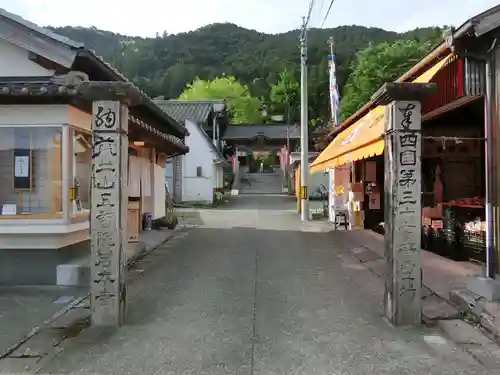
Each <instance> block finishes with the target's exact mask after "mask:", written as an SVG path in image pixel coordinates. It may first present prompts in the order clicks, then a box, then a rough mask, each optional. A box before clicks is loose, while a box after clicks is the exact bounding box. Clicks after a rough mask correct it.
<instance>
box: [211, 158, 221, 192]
mask: <svg viewBox="0 0 500 375" xmlns="http://www.w3.org/2000/svg"><path fill="white" fill-rule="evenodd" d="M212 170H213V175H212V188H214V189H220V188H223V187H224V167H223V165H222V164H221V163H217V164H215V163H214V164H213V166H212Z"/></svg>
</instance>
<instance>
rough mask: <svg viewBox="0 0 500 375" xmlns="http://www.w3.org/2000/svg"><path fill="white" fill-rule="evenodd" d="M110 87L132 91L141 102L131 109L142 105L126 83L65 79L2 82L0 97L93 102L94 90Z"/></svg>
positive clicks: (156, 133) (172, 138)
mask: <svg viewBox="0 0 500 375" xmlns="http://www.w3.org/2000/svg"><path fill="white" fill-rule="evenodd" d="M110 85H121V86H123V87H121V88H120V90H119V91H120V92H123V91H124V89H127V90H128V89H131V92H132V95H133V96H134V97H137V98H139V101H135V103H136V104H131V108H132V109H133V108H134V106H139V105H141V100H140V99H141V97H140V93H139V92H137V91H136V89H135V86H132V85H130V84H129V83H125V82H120V83H118V82H116V83H115V82H94V81H92V82H88V81H87V82H78V83H65V82H64V78H63V77H60V78H47V77H43V78H40V80H39V81H29V82H19V81H18V82H15V81H11V80H9V81H6V82H2V81H0V97H1V96H13V97H29V98H35V97H52V98H57V97H80V98H84V99H87V100H92V98H91V97H90V96H89V94H91V92H92V89H93V88H97V91H98V92H99V93H104V92H106V91H105V90H107V87H109V86H110ZM129 120H130V121H132V122H133V123H135V124H136V125H137V126H139V127H140V128H142V129H144V130H145V131H147V132H148V133H150V134H152V135H154V136H156V137H159V138H162V139H163V140H165V141H166V142H168V143H170V144H172V145H174V146H175V147H177V149H178V150H179V151H181V152H182V153H186V152H188V151H189V147H187V146H186V145H185V144H184V142H183V140H182V139H180V138H178V137H176V136H174V135H172V134H168V133H165V132H164V131H162V130H160V129H158V128H155V127H153V126H151V125H149V124H147V123H145V122H144V121H142V120H141V119H140V118H138V117H136V116H134V115H133V114H129Z"/></svg>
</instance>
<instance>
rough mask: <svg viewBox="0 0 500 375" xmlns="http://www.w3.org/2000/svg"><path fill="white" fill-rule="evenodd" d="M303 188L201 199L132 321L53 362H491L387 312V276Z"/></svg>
mask: <svg viewBox="0 0 500 375" xmlns="http://www.w3.org/2000/svg"><path fill="white" fill-rule="evenodd" d="M294 207H295V204H294V202H293V200H289V198H285V197H280V196H263V195H255V196H251V195H245V196H239V197H237V198H235V199H233V203H232V207H230V208H223V209H221V210H218V211H215V210H211V211H208V210H207V211H202V212H201V213H200V214H199V217H198V220H199V222H200V223H202V226H201V227H200V228H196V229H192V230H190V231H189V232H187V233H188V234H187V235H186V236H185V237H183V238H178V239H176V240H175V241H174V242H172V243H170V244H169V245H166V246H164V247H162V248H160V249H158V250H157V251H156V252H155V253H153V254H151V255H150V257H149V258H148V259H147V261H146V262H145V263H143V264H142V265H141V266H140V267H141V268H142V269H143V271H144V272H142V277H141V278H140V279H139V280H137V281H136V282H135V283H133V284H132V287H131V288H130V289H131V290H130V293H129V294H130V297H129V300H130V308H129V315H128V319H127V324H126V326H124V327H122V328H121V329H120V330H119V331H118V332H114V333H102V332H101V333H98V332H95V331H93V330H87V331H84V333H82V334H81V335H80V336H78V337H77V338H76V339H73V340H70V341H69V342H68V346H67V347H66V349H65V351H64V352H63V353H62V354H61V355H60V356H58V357H57V358H56V359H55V360H54V361H53V362H52V363H51V364H50V365H49V366H47V367H46V370H45V371H43V372H41V373H43V374H89V375H90V374H116V375H118V374H123V375H125V374H144V375H150V374H151V375H152V374H172V375H173V374H176V375H181V374H182V375H187V374H190V375H191V374H193V375H194V374H210V375H219V374H220V375H222V374H231V375H235V374H245V375H251V374H259V375H268V374H280V375H281V374H283V375H285V374H286V375H312V374H321V375H328V374H335V375H340V374H349V375H358V374H359V375H361V374H372V375H384V374H395V375H396V374H397V375H404V374H419V375H423V374H436V375H448V374H450V375H451V374H453V375H457V374H478V375H479V374H488V373H491V371H486V370H485V369H483V368H482V367H480V365H479V364H478V363H476V362H475V361H474V359H472V358H471V357H470V356H468V355H467V354H465V353H464V352H463V351H461V349H457V348H455V347H454V346H453V345H452V344H451V343H450V342H449V341H446V340H445V339H444V338H442V337H441V336H439V335H438V334H436V333H435V332H433V331H431V330H429V329H424V328H422V329H418V330H417V329H395V328H393V327H390V326H389V325H388V324H387V323H386V322H385V321H384V320H383V319H382V317H381V314H382V306H381V301H382V285H381V281H380V280H379V279H377V278H375V277H374V276H373V274H371V273H370V272H369V271H367V270H366V269H365V268H363V267H362V266H361V264H360V263H359V262H358V261H357V260H356V259H353V258H352V256H351V255H349V254H350V252H347V251H345V248H346V246H349V244H348V243H347V242H346V239H345V236H344V235H342V233H339V232H336V233H332V232H329V231H328V230H329V229H328V227H326V226H321V225H320V224H318V223H308V224H307V225H301V223H300V222H299V221H298V218H297V215H296V214H294V213H293V208H294Z"/></svg>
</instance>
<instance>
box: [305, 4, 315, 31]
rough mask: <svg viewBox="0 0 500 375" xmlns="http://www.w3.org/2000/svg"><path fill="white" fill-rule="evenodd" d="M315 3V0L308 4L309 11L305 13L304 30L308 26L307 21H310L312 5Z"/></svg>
mask: <svg viewBox="0 0 500 375" xmlns="http://www.w3.org/2000/svg"><path fill="white" fill-rule="evenodd" d="M315 3H316V0H311V1H310V2H309V11H308V12H307V17H306V22H305V25H304V27H305V28H307V27H308V25H309V21H310V20H311V15H312V11H313V9H314V4H315Z"/></svg>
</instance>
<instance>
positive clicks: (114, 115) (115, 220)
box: [90, 100, 128, 326]
mask: <svg viewBox="0 0 500 375" xmlns="http://www.w3.org/2000/svg"><path fill="white" fill-rule="evenodd" d="M92 131H93V137H92V206H91V223H90V234H91V296H92V300H91V308H92V324H94V325H96V326H119V325H121V324H122V322H123V317H124V315H125V305H126V286H125V268H126V267H125V261H126V260H125V259H123V248H124V246H125V245H126V244H127V238H126V233H127V227H126V226H127V224H126V223H127V200H128V197H127V190H126V182H127V163H128V151H127V147H128V135H127V132H128V108H127V107H126V106H125V105H123V104H122V103H121V102H120V101H117V100H113V101H106V100H105V101H99V100H98V101H94V102H93V106H92Z"/></svg>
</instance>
